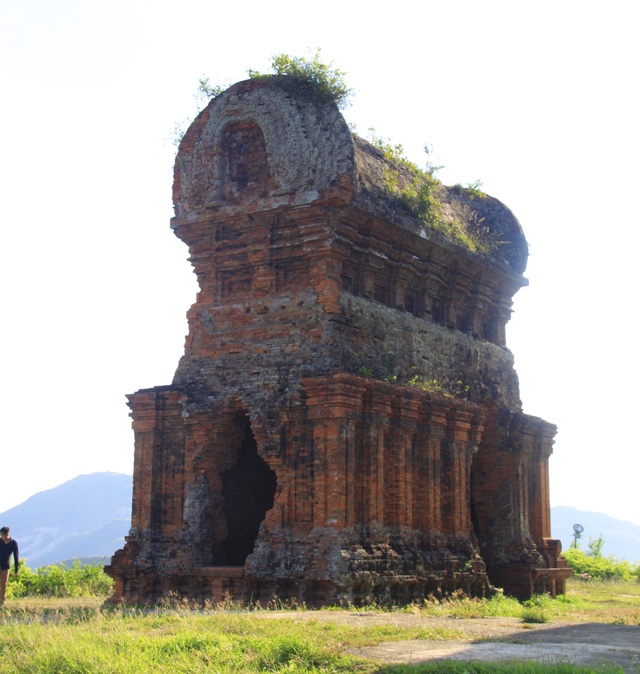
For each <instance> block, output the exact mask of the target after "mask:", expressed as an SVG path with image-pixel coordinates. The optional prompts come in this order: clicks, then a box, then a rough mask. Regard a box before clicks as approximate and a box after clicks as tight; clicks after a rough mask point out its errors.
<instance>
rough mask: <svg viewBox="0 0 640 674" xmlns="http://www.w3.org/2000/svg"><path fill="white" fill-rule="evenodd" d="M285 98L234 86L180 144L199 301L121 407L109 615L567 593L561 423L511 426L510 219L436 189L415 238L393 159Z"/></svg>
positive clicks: (259, 83)
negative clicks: (157, 369)
mask: <svg viewBox="0 0 640 674" xmlns="http://www.w3.org/2000/svg"><path fill="white" fill-rule="evenodd" d="M292 84H294V85H295V82H294V81H293V80H291V79H290V78H282V77H271V78H263V79H259V80H249V81H246V82H240V83H238V84H236V85H234V86H232V87H231V88H230V89H228V90H227V91H225V92H224V93H222V94H221V95H219V96H218V97H216V98H215V99H213V100H212V101H211V103H210V104H209V106H208V107H207V108H206V109H205V110H204V111H203V112H202V113H201V114H200V115H199V116H198V117H197V119H196V120H195V121H194V122H193V124H192V125H191V127H190V128H189V130H188V131H187V133H186V135H185V137H184V139H183V141H182V143H181V145H180V149H179V152H178V156H177V158H176V163H175V177H174V192H173V198H174V206H175V217H174V218H173V220H172V228H173V230H174V232H175V233H176V235H177V236H178V237H179V238H180V239H181V240H182V241H184V242H185V243H186V244H187V246H188V247H189V251H190V261H191V263H192V265H193V267H194V270H195V273H196V275H197V278H198V282H199V287H200V292H199V293H198V295H197V298H196V301H195V303H194V304H193V306H192V307H191V308H190V310H189V312H188V319H189V335H188V337H187V340H186V345H185V352H184V356H183V357H182V359H181V361H180V363H179V365H178V368H177V371H176V374H175V377H174V380H173V383H172V384H171V385H170V386H161V387H156V388H153V389H145V390H140V391H138V392H136V393H134V394H132V395H130V396H129V405H130V408H131V414H132V417H133V428H134V432H135V466H134V493H133V521H132V528H131V531H130V534H129V536H128V537H127V539H126V544H125V546H124V549H122V550H119V551H118V552H116V554H115V555H114V557H113V559H112V563H111V565H110V566H109V567H107V571H108V573H110V575H111V576H112V577H113V578H115V580H116V589H115V594H114V597H113V599H114V600H117V601H123V600H124V601H128V602H148V601H155V600H157V599H158V598H160V597H161V596H163V595H165V594H167V593H169V592H173V593H177V594H179V595H182V596H185V597H189V598H193V599H196V600H205V599H210V600H219V599H222V598H223V597H224V596H231V597H233V598H236V599H245V600H248V599H255V600H268V599H270V598H271V597H273V596H274V595H275V596H278V597H280V598H292V599H296V600H299V601H305V602H307V603H308V604H310V605H318V604H323V603H335V602H355V603H358V602H367V601H372V600H376V601H397V602H407V601H411V600H414V599H420V598H422V597H424V596H426V595H428V594H432V593H433V594H438V595H441V594H443V593H447V592H452V591H454V590H456V589H462V590H464V591H465V592H466V593H468V594H475V595H483V594H486V593H487V592H489V591H490V589H491V587H492V586H500V587H503V588H504V589H505V591H506V592H508V593H512V594H515V595H517V596H520V597H527V596H530V595H531V594H532V593H533V592H540V591H548V592H551V593H552V594H555V593H556V592H563V591H564V581H565V578H566V577H567V576H568V575H569V571H568V569H567V568H566V563H565V562H564V560H563V558H562V556H561V554H560V545H559V542H558V541H554V540H551V539H550V538H549V536H550V523H549V491H548V458H549V455H550V454H551V451H552V444H553V438H554V435H555V427H554V426H553V425H552V424H549V423H547V422H545V421H543V420H541V419H538V418H535V417H531V416H528V415H525V414H524V413H523V412H522V409H521V401H520V397H519V390H518V380H517V376H516V373H515V370H514V367H513V358H512V355H511V353H510V352H509V351H508V350H507V348H506V346H505V324H506V323H507V321H508V319H509V317H510V313H511V304H512V298H513V295H514V294H515V293H516V292H517V290H518V289H519V288H520V287H522V286H523V285H525V284H526V279H525V278H524V277H523V272H524V270H525V266H526V260H527V245H526V241H525V239H524V236H523V234H522V230H521V228H520V225H519V223H518V221H517V220H516V219H515V218H514V216H513V215H512V214H511V212H510V211H509V210H508V209H507V208H506V207H505V206H503V205H502V204H501V203H500V202H498V201H497V200H495V199H493V198H491V197H488V196H483V195H478V194H476V193H472V192H471V191H469V190H464V189H462V188H459V187H457V188H447V187H445V186H443V185H441V184H439V183H438V184H437V185H435V186H434V187H433V190H432V195H433V198H434V199H435V202H436V203H435V205H432V208H433V209H435V211H434V212H437V214H438V217H437V219H438V223H439V226H433V225H429V226H428V225H425V223H424V220H423V219H421V218H420V217H419V214H418V213H417V212H416V211H415V209H413V210H412V208H411V207H408V206H407V203H406V199H404V198H403V195H406V194H407V193H408V192H407V190H409V191H410V190H411V189H412V188H411V185H412V184H413V182H414V181H415V176H414V175H413V174H412V173H411V171H410V170H409V169H407V167H406V165H403V164H402V163H401V162H400V163H398V162H396V161H394V160H393V159H392V158H389V157H388V156H386V155H385V154H384V153H383V152H382V151H381V150H380V149H379V148H376V147H374V146H372V145H370V144H369V143H367V142H365V141H364V140H362V139H360V138H359V137H357V136H355V135H353V134H352V133H351V132H350V130H349V128H348V126H347V124H346V123H345V121H344V119H343V117H342V115H341V114H340V112H339V111H338V109H337V107H336V106H335V104H334V103H333V102H332V101H329V100H325V99H322V98H319V97H314V96H310V95H309V92H308V90H300V91H299V90H297V89H296V87H295V86H291V85H292ZM460 232H462V234H463V235H461V234H460ZM465 235H468V236H467V238H465ZM479 241H481V242H483V243H482V244H479V243H478V242H479Z"/></svg>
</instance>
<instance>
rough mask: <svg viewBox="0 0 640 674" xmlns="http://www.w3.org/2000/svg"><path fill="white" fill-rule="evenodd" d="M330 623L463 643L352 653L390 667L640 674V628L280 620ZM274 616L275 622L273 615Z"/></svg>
mask: <svg viewBox="0 0 640 674" xmlns="http://www.w3.org/2000/svg"><path fill="white" fill-rule="evenodd" d="M288 615H290V616H291V617H292V618H296V619H300V618H302V619H305V620H316V621H330V622H336V623H339V624H343V625H361V626H363V627H364V626H371V625H376V624H386V625H394V626H396V627H403V626H406V627H416V626H420V627H424V628H426V629H433V628H445V629H448V630H455V631H456V632H460V633H461V636H464V639H460V640H455V641H442V640H438V641H430V640H425V639H416V640H410V641H394V642H387V643H383V644H379V645H377V646H370V647H365V648H354V649H352V650H351V652H352V653H354V654H356V655H361V656H363V657H366V658H371V659H374V660H379V661H380V662H383V663H386V664H419V663H421V662H427V661H437V660H466V661H469V660H483V661H485V662H487V661H498V660H520V661H527V660H528V661H537V662H566V663H571V664H575V665H590V666H594V667H595V666H603V665H605V666H606V665H609V666H613V665H618V666H620V667H622V668H623V670H624V671H625V672H628V673H629V674H639V673H640V626H638V625H609V624H604V623H570V622H564V621H554V622H549V623H544V624H530V623H523V622H522V621H521V620H519V619H517V618H473V619H456V618H448V617H447V618H435V617H430V616H416V615H411V614H404V613H382V612H381V613H377V612H368V613H348V612H335V613H334V612H332V611H295V612H292V613H289V614H287V613H285V614H283V613H278V614H277V617H280V618H282V617H283V616H288ZM273 617H276V615H274V616H273Z"/></svg>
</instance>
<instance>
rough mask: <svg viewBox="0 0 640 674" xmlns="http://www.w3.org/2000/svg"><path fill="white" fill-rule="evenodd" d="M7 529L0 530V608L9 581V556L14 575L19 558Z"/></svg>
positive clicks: (14, 542)
mask: <svg viewBox="0 0 640 674" xmlns="http://www.w3.org/2000/svg"><path fill="white" fill-rule="evenodd" d="M9 531H10V530H9V527H2V528H1V529H0V606H2V604H4V601H5V599H6V598H7V580H8V579H9V569H10V568H11V562H10V561H9V560H10V559H11V555H13V562H14V569H15V572H16V575H17V574H18V571H19V564H20V556H19V554H18V543H17V542H16V541H14V540H13V538H11V536H10V535H9Z"/></svg>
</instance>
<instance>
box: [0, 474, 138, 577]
mask: <svg viewBox="0 0 640 674" xmlns="http://www.w3.org/2000/svg"><path fill="white" fill-rule="evenodd" d="M132 489H133V478H132V476H131V475H122V474H120V473H92V474H91V475H80V476H78V477H75V478H73V479H72V480H69V481H68V482H65V483H64V484H62V485H60V486H59V487H55V488H53V489H48V490H46V491H41V492H39V493H37V494H35V495H34V496H32V497H31V498H30V499H28V500H27V501H25V502H24V503H22V504H20V505H18V506H16V507H15V508H11V509H10V510H7V511H5V512H3V513H0V526H4V525H7V526H10V527H11V535H12V536H14V537H15V539H16V540H17V541H18V544H19V546H20V557H23V558H24V559H25V560H26V564H27V566H29V567H30V568H32V569H34V568H37V567H39V566H45V565H47V564H55V563H57V562H63V561H65V562H68V561H69V560H73V559H75V558H98V559H101V558H105V557H106V558H107V559H108V558H110V557H111V555H112V554H113V553H114V552H115V551H116V550H118V549H119V548H121V547H122V546H123V544H124V537H125V536H126V535H127V534H128V533H129V529H130V527H131V494H132Z"/></svg>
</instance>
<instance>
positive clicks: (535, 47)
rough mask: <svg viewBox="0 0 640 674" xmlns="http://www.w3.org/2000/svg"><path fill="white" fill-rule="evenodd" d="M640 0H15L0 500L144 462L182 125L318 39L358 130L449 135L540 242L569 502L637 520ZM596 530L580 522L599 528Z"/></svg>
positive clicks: (538, 354)
mask: <svg viewBox="0 0 640 674" xmlns="http://www.w3.org/2000/svg"><path fill="white" fill-rule="evenodd" d="M636 11H637V5H636V3H635V2H631V1H629V2H619V1H616V0H608V1H607V2H606V3H600V2H589V1H584V0H582V1H581V2H573V1H570V0H554V1H553V2H550V1H538V2H536V3H533V2H513V0H509V1H505V2H482V0H475V1H471V0H461V1H459V2H442V1H441V0H439V1H438V2H434V1H431V0H422V1H421V2H419V3H418V2H415V1H412V2H406V1H404V0H397V1H396V2H394V3H388V4H387V3H379V4H377V3H375V2H373V3H372V2H371V1H369V2H359V1H357V0H351V1H350V2H345V1H344V0H341V1H340V2H336V1H334V0H326V1H325V2H323V3H313V4H309V3H306V4H305V3H301V2H299V1H295V2H278V0H274V1H273V2H270V3H265V2H254V1H253V0H247V1H245V2H243V3H213V2H196V1H194V0H181V2H165V1H163V0H154V1H153V2H151V1H149V2H146V1H143V0H109V2H107V1H106V0H103V1H99V0H95V1H92V0H19V1H17V2H16V1H14V2H9V1H8V0H0V93H1V95H2V101H3V102H2V105H1V106H0V122H1V126H0V129H1V133H0V160H1V161H0V190H1V196H2V205H1V211H0V212H1V214H2V215H1V218H2V220H1V222H2V232H3V237H2V244H1V249H0V251H1V252H0V255H1V258H0V274H1V275H2V276H1V284H0V288H1V293H2V307H3V314H2V315H3V327H2V330H1V331H0V339H1V342H0V349H1V354H2V384H3V385H2V393H1V395H2V400H1V406H0V410H1V413H2V417H1V429H2V430H1V436H0V437H1V441H2V469H3V480H2V486H1V487H0V512H2V511H4V510H6V509H8V508H10V507H12V506H14V505H16V504H18V503H20V502H22V501H24V500H26V499H27V498H28V497H29V496H31V495H32V494H34V493H36V492H38V491H41V490H43V489H48V488H51V487H54V486H57V485H58V484H61V483H62V482H64V481H66V480H68V479H70V478H72V477H74V476H76V475H78V474H81V473H91V472H95V471H115V472H124V473H131V472H132V469H133V434H132V432H131V428H130V419H129V418H128V408H127V407H126V401H125V397H124V396H125V394H126V393H132V392H134V391H136V390H137V389H140V388H146V387H151V386H156V385H165V384H169V383H170V382H171V379H172V376H173V373H174V371H175V368H176V366H177V363H178V359H179V357H180V355H181V353H182V349H183V346H184V337H185V334H186V330H187V326H186V319H185V314H186V311H187V309H188V307H189V305H190V304H191V303H192V302H193V301H194V299H195V293H196V283H195V277H194V276H193V274H192V272H191V267H190V265H189V263H188V262H187V256H188V252H187V249H186V247H185V246H184V244H182V243H181V242H180V241H179V240H178V239H177V238H176V237H175V236H174V235H173V234H172V233H171V230H170V229H169V218H170V217H171V215H172V204H171V181H172V164H173V157H174V152H175V149H174V147H173V144H172V141H171V137H172V131H173V128H174V126H175V124H176V123H181V122H182V121H183V120H185V119H187V118H189V117H190V116H192V115H193V114H194V113H195V110H196V103H195V101H194V98H193V94H194V92H195V90H196V88H197V83H198V79H199V78H200V77H202V76H203V75H207V76H209V77H210V78H211V81H212V82H219V83H223V84H225V83H226V84H231V83H233V82H235V81H238V80H241V79H245V78H246V71H247V69H248V68H254V69H257V70H263V71H266V70H268V68H269V63H270V57H271V55H273V54H275V53H279V52H286V53H290V54H294V55H307V54H308V53H309V50H311V51H313V50H315V48H316V47H320V48H321V49H322V55H323V58H324V59H325V60H333V61H334V64H335V65H336V66H338V67H340V68H342V69H343V70H345V71H347V73H348V78H347V79H348V82H349V84H350V85H351V86H353V87H354V88H355V89H356V95H355V97H354V99H353V105H352V106H351V107H350V108H349V109H347V110H346V112H345V116H346V117H347V119H348V120H349V121H350V122H352V123H354V124H355V125H356V127H357V129H358V131H359V132H360V133H361V135H366V133H367V129H368V128H370V127H374V128H375V130H376V132H377V134H378V135H381V136H384V137H388V138H389V139H391V140H392V141H393V142H394V143H401V144H402V145H404V147H405V150H406V152H407V154H408V155H409V156H410V157H411V158H412V159H414V160H415V161H417V162H418V163H423V160H424V155H423V153H422V147H423V145H424V144H425V143H429V144H431V145H433V146H434V148H435V154H436V161H437V163H440V164H444V165H445V168H444V169H443V170H442V171H441V172H440V174H439V177H440V178H441V179H442V180H443V181H444V182H445V183H447V184H455V183H458V182H461V183H470V182H473V181H475V180H477V179H480V180H481V181H482V183H483V189H484V190H485V191H487V192H488V193H489V194H491V195H493V196H495V197H497V198H498V199H500V200H501V201H503V202H504V203H505V204H507V206H509V207H510V208H511V209H512V210H513V212H514V213H515V215H516V217H518V219H519V220H520V222H521V224H522V226H523V228H524V230H525V234H526V235H527V238H528V240H529V242H530V252H531V256H530V259H529V266H528V269H527V272H526V276H527V278H528V279H529V281H530V285H529V287H528V288H525V289H522V290H521V291H519V292H518V294H517V295H516V300H515V304H514V315H513V318H512V321H511V322H510V323H509V325H508V332H507V339H508V345H509V348H510V349H511V350H512V351H513V352H514V354H515V358H516V367H517V370H518V373H519V376H520V383H521V393H522V398H523V403H524V411H525V412H527V413H529V414H533V415H535V416H540V417H543V418H545V419H547V420H548V421H551V422H553V423H556V424H558V427H559V432H558V436H557V441H556V445H555V451H554V455H553V456H552V459H551V485H552V505H570V506H575V507H578V508H581V509H586V510H594V511H599V512H604V513H607V514H609V515H612V516H614V517H618V518H621V519H626V520H630V521H633V522H635V523H637V524H640V506H639V505H638V503H639V499H638V496H637V492H638V489H639V474H640V442H639V440H638V435H637V433H636V430H635V427H636V424H637V420H638V412H637V407H638V397H639V396H638V382H639V379H640V377H639V374H640V373H639V370H640V368H639V366H638V357H637V350H638V345H637V338H636V334H635V333H636V329H637V323H638V320H637V317H636V315H635V312H636V311H637V309H638V300H637V290H638V281H637V268H638V265H637V257H638V245H639V244H640V237H639V234H638V232H639V230H640V221H639V220H640V217H639V215H638V207H637V204H636V200H637V194H638V186H639V185H640V169H639V166H638V157H639V156H640V134H639V131H638V120H639V119H640V109H639V103H638V94H637V90H638V64H639V63H640V47H639V44H640V40H638V37H637V25H638V22H637V17H636ZM599 533H600V532H585V535H591V534H593V535H594V536H597V535H598V534H599Z"/></svg>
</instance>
